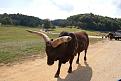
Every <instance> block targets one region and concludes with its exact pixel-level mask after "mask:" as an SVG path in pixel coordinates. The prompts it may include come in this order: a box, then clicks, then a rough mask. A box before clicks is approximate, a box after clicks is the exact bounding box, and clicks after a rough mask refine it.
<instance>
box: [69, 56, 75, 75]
mask: <svg viewBox="0 0 121 81" xmlns="http://www.w3.org/2000/svg"><path fill="white" fill-rule="evenodd" d="M73 59H74V56H73V57H71V59H70V60H69V63H70V66H69V69H68V73H71V72H72V62H73Z"/></svg>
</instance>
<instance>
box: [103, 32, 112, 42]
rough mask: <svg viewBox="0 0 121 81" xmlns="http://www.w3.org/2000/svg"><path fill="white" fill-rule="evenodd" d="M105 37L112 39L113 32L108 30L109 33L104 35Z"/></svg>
mask: <svg viewBox="0 0 121 81" xmlns="http://www.w3.org/2000/svg"><path fill="white" fill-rule="evenodd" d="M105 38H108V39H110V40H112V39H113V38H114V34H113V33H112V32H109V33H108V34H107V35H106V36H105Z"/></svg>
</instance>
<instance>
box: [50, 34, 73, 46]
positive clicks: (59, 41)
mask: <svg viewBox="0 0 121 81" xmlns="http://www.w3.org/2000/svg"><path fill="white" fill-rule="evenodd" d="M71 39H72V38H71V37H70V36H62V37H59V38H56V39H55V40H53V42H52V43H51V44H52V47H54V48H55V47H57V46H59V45H60V44H62V43H65V42H69V41H70V40H71Z"/></svg>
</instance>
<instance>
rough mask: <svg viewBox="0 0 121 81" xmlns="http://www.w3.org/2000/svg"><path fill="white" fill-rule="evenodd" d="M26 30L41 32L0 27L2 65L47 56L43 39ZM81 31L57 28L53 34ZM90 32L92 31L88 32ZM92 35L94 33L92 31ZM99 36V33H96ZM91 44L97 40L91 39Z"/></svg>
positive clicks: (21, 28)
mask: <svg viewBox="0 0 121 81" xmlns="http://www.w3.org/2000/svg"><path fill="white" fill-rule="evenodd" d="M26 29H32V30H40V29H39V28H29V27H21V26H19V27H15V26H13V27H5V26H4V27H0V63H5V64H6V63H12V62H15V61H21V60H22V59H23V58H25V57H29V56H32V55H35V56H36V55H37V56H38V55H39V57H41V58H43V57H44V56H45V44H44V41H43V39H42V38H41V37H39V36H36V35H34V34H31V33H29V32H27V31H25V30H26ZM63 30H65V31H69V32H75V31H81V30H79V29H75V28H72V29H70V28H65V29H64V28H57V29H54V31H52V32H56V33H59V32H61V31H63ZM87 32H90V31H87ZM91 33H93V32H92V31H91ZM94 34H97V32H94ZM48 35H49V37H50V38H56V37H57V36H58V35H57V34H53V35H52V34H48ZM91 35H92V34H91ZM90 41H91V42H93V43H94V42H95V41H97V39H96V40H95V39H90Z"/></svg>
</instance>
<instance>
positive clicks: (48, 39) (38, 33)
mask: <svg viewBox="0 0 121 81" xmlns="http://www.w3.org/2000/svg"><path fill="white" fill-rule="evenodd" d="M26 31H28V32H30V33H34V34H37V35H39V36H42V37H43V39H44V40H45V42H48V41H50V38H49V37H48V36H47V35H46V34H44V33H42V32H38V31H32V30H26Z"/></svg>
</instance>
